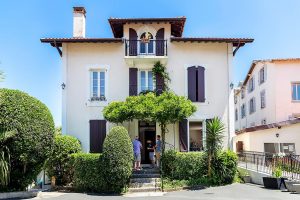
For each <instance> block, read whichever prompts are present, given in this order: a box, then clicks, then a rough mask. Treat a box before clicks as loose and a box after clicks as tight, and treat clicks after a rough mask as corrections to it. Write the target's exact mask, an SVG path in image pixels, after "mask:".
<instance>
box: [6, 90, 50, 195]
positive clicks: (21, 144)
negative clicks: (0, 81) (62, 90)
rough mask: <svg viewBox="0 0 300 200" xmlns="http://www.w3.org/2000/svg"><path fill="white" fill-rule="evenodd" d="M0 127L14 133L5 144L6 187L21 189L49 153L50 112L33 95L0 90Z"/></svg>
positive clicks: (30, 181)
mask: <svg viewBox="0 0 300 200" xmlns="http://www.w3.org/2000/svg"><path fill="white" fill-rule="evenodd" d="M0 128H1V129H2V130H5V131H14V132H15V134H14V136H13V138H12V139H10V140H7V142H6V144H5V145H6V146H7V147H8V149H9V152H10V182H9V184H8V186H7V187H8V189H9V190H24V189H25V188H26V187H27V186H28V185H29V184H31V183H32V181H33V180H34V179H35V178H36V176H37V175H38V173H39V172H40V171H41V169H42V167H43V165H44V162H45V160H46V158H47V157H48V156H49V153H50V152H51V148H52V146H53V138H54V122H53V118H52V115H51V113H50V111H49V110H48V108H47V107H46V106H45V105H44V104H43V103H42V102H40V101H39V100H37V99H36V98H34V97H31V96H29V95H28V94H26V93H24V92H21V91H18V90H11V89H0ZM2 132H3V131H2ZM0 134H2V133H0Z"/></svg>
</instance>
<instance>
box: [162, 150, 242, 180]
mask: <svg viewBox="0 0 300 200" xmlns="http://www.w3.org/2000/svg"><path fill="white" fill-rule="evenodd" d="M162 160H163V161H162V170H163V174H164V176H165V177H166V178H169V179H171V180H193V181H195V180H200V182H205V183H208V184H210V185H223V184H229V183H232V182H233V180H234V176H235V174H236V170H237V156H236V154H235V153H234V152H232V151H222V152H219V153H218V156H217V158H216V159H215V160H214V161H213V163H212V168H213V170H212V177H211V178H208V176H207V157H206V153H204V152H189V153H186V152H185V153H181V152H175V151H167V152H165V154H164V155H163V157H162Z"/></svg>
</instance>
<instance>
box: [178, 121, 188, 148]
mask: <svg viewBox="0 0 300 200" xmlns="http://www.w3.org/2000/svg"><path fill="white" fill-rule="evenodd" d="M187 131H188V120H187V119H184V120H182V121H181V122H179V144H180V151H188V132H187Z"/></svg>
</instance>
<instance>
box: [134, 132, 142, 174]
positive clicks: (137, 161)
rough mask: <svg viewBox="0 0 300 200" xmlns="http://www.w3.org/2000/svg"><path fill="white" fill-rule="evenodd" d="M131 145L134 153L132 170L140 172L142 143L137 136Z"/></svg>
mask: <svg viewBox="0 0 300 200" xmlns="http://www.w3.org/2000/svg"><path fill="white" fill-rule="evenodd" d="M132 144H133V153H134V167H133V168H134V169H135V170H141V149H142V148H143V147H142V143H141V142H140V140H139V137H138V136H135V140H134V141H133V142H132Z"/></svg>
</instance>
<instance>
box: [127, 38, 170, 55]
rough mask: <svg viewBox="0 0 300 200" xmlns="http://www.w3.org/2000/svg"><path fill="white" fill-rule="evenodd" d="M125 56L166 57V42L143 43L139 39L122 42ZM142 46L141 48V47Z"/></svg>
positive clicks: (161, 40)
mask: <svg viewBox="0 0 300 200" xmlns="http://www.w3.org/2000/svg"><path fill="white" fill-rule="evenodd" d="M124 42H125V56H140V55H142V56H150V55H151V56H167V55H168V50H167V40H164V39H150V40H149V41H148V42H144V41H143V40H140V39H135V40H131V39H130V40H127V39H125V40H124ZM142 45H143V46H142Z"/></svg>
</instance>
